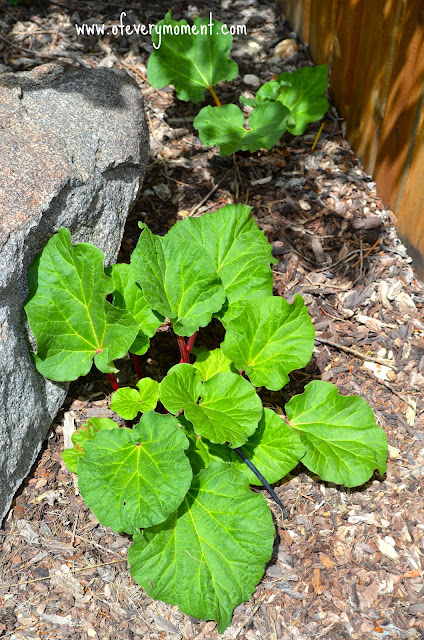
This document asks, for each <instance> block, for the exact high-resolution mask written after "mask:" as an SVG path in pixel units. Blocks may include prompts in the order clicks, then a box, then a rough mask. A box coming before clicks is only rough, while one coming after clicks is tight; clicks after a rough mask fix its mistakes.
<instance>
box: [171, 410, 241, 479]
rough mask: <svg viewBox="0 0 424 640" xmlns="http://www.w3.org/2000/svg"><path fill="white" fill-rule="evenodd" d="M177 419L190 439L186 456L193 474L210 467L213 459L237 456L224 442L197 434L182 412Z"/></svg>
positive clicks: (228, 458) (221, 459)
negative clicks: (215, 441)
mask: <svg viewBox="0 0 424 640" xmlns="http://www.w3.org/2000/svg"><path fill="white" fill-rule="evenodd" d="M178 421H179V422H180V423H181V425H182V428H183V431H184V433H185V434H186V436H187V438H188V439H189V441H190V446H189V448H188V449H187V451H186V456H187V458H188V459H189V460H190V464H191V468H192V469H193V474H195V475H197V474H198V473H199V472H200V471H201V470H202V469H206V468H207V467H210V465H211V463H212V461H213V460H218V461H221V462H231V461H232V460H233V457H234V458H236V457H238V456H237V455H236V454H235V453H234V452H233V451H232V450H231V449H230V448H229V447H228V446H227V445H226V444H214V443H213V442H210V440H208V439H207V438H202V437H201V436H198V435H197V434H196V432H195V431H194V427H193V425H192V424H191V422H189V421H188V420H187V418H186V417H185V416H184V414H182V415H180V416H178Z"/></svg>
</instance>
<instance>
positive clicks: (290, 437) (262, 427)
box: [233, 409, 306, 485]
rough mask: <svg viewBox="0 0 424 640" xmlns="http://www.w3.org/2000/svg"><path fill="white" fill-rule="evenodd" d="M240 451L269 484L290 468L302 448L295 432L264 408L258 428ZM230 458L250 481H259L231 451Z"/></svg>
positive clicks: (301, 451)
mask: <svg viewBox="0 0 424 640" xmlns="http://www.w3.org/2000/svg"><path fill="white" fill-rule="evenodd" d="M241 450H242V451H243V453H244V454H245V455H246V456H247V458H249V460H250V461H251V462H252V463H253V464H254V465H255V467H256V468H257V469H258V470H259V471H260V472H261V474H262V475H263V477H264V478H265V480H266V481H267V482H269V483H270V484H272V483H273V482H277V481H278V480H281V478H284V476H285V475H287V474H288V473H289V472H290V471H291V470H292V469H294V467H295V466H296V465H297V463H298V462H299V460H300V459H301V458H302V456H303V455H304V453H305V451H306V447H305V445H304V444H302V442H301V440H300V437H299V436H298V434H297V433H296V432H295V431H294V430H293V429H291V428H290V427H289V425H288V424H287V423H286V422H285V421H284V420H283V419H282V418H281V417H280V416H279V415H277V414H276V413H274V411H271V409H264V412H263V415H262V418H261V421H260V423H259V427H258V428H257V429H256V431H255V433H254V434H253V435H252V436H250V438H249V440H248V441H247V442H246V444H244V445H243V446H242V447H241ZM233 460H234V464H235V465H236V467H238V468H239V469H240V471H243V473H245V474H246V475H247V477H248V479H249V482H250V484H256V485H260V484H262V483H261V482H260V481H259V480H258V478H257V477H256V476H255V474H254V473H253V471H251V470H250V469H249V467H248V466H247V465H246V464H245V463H244V462H243V461H242V460H240V458H239V456H237V455H236V454H235V453H233Z"/></svg>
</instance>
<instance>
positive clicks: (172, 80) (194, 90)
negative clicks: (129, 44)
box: [147, 11, 238, 102]
mask: <svg viewBox="0 0 424 640" xmlns="http://www.w3.org/2000/svg"><path fill="white" fill-rule="evenodd" d="M193 22H194V25H193V26H192V27H188V26H187V22H186V21H185V20H180V21H179V22H177V21H176V20H172V17H171V12H170V11H168V13H167V14H166V16H165V18H164V19H163V20H161V21H160V22H158V23H157V25H156V27H155V29H154V30H153V31H152V40H153V44H154V46H155V47H156V48H155V49H154V51H153V52H152V54H151V55H150V57H149V61H148V63H147V79H148V81H149V82H150V84H151V85H152V86H153V87H156V89H162V88H163V87H165V86H166V85H168V84H173V85H174V88H175V91H176V92H177V96H178V98H179V99H180V100H192V101H193V102H200V100H203V98H204V96H205V90H206V89H208V88H209V87H213V86H214V85H216V84H217V83H218V82H222V81H224V80H232V79H233V78H235V77H236V75H237V73H238V66H237V64H236V63H235V62H234V61H233V60H229V59H228V55H229V53H230V50H231V44H232V41H233V38H232V36H231V35H230V34H229V33H222V32H221V27H222V22H219V21H218V20H215V21H214V22H212V24H210V23H209V20H207V19H205V18H195V19H194V21H193ZM171 28H173V32H171Z"/></svg>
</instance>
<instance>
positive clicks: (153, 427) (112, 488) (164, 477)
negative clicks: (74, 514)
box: [78, 411, 192, 534]
mask: <svg viewBox="0 0 424 640" xmlns="http://www.w3.org/2000/svg"><path fill="white" fill-rule="evenodd" d="M188 446H189V442H188V440H187V438H186V436H185V435H184V433H183V432H182V430H181V429H180V428H179V423H178V421H177V420H176V418H174V416H171V415H161V414H158V413H154V412H153V411H149V412H148V413H145V414H143V416H142V418H141V420H140V422H139V423H138V424H137V425H136V426H135V427H134V428H133V429H112V430H111V431H101V432H99V433H98V434H96V436H95V437H94V439H93V440H92V441H90V442H86V443H85V445H84V451H85V455H84V456H83V457H82V458H81V459H80V460H79V462H78V486H79V490H80V492H81V495H82V497H83V498H84V501H85V502H86V504H87V505H88V506H89V507H90V509H91V510H92V511H93V513H94V514H95V515H96V516H97V518H98V519H99V520H100V522H101V523H102V524H103V525H104V526H105V527H110V528H111V529H113V530H114V531H117V532H122V531H125V532H126V533H130V534H133V533H134V532H135V530H136V529H137V528H139V527H151V526H152V525H154V524H159V523H160V522H163V521H164V520H165V519H166V518H167V517H168V516H169V514H170V513H172V512H173V511H174V510H175V509H176V508H177V507H178V506H179V505H180V504H181V501H182V499H183V497H184V496H185V494H186V493H187V490H188V488H189V486H190V482H191V477H192V470H191V467H190V463H189V461H188V458H187V457H186V456H185V455H184V451H185V449H187V448H188Z"/></svg>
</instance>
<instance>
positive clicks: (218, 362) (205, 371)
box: [193, 349, 238, 382]
mask: <svg viewBox="0 0 424 640" xmlns="http://www.w3.org/2000/svg"><path fill="white" fill-rule="evenodd" d="M193 367H194V369H195V370H196V373H197V375H198V376H199V379H200V380H202V382H205V381H206V380H209V378H212V376H214V375H215V373H223V372H224V371H231V372H232V373H238V371H237V369H236V368H235V366H234V365H233V363H232V362H231V360H229V359H228V358H227V356H226V355H224V353H223V352H222V350H221V349H213V351H207V350H206V351H200V353H199V355H198V356H197V358H196V362H195V363H194V364H193Z"/></svg>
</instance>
